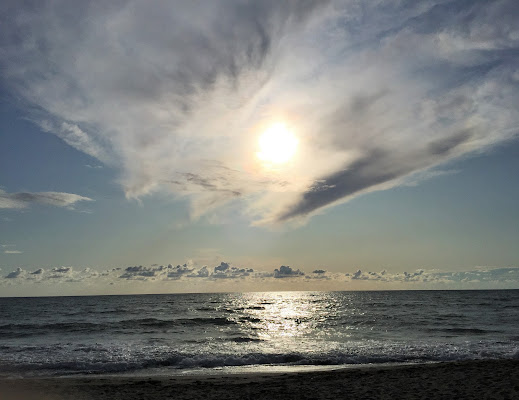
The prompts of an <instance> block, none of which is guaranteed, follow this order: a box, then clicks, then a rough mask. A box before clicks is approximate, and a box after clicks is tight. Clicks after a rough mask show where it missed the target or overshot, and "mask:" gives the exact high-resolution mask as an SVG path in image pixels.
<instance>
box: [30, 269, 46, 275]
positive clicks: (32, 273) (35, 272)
mask: <svg viewBox="0 0 519 400" xmlns="http://www.w3.org/2000/svg"><path fill="white" fill-rule="evenodd" d="M44 272H45V270H44V269H43V268H38V269H37V270H35V271H33V272H30V274H31V275H42V274H43V273H44Z"/></svg>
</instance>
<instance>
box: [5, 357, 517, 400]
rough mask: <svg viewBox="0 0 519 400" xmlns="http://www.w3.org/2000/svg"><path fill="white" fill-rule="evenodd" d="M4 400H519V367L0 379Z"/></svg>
mask: <svg viewBox="0 0 519 400" xmlns="http://www.w3.org/2000/svg"><path fill="white" fill-rule="evenodd" d="M0 398H1V399H2V400H37V399H38V400H69V399H70V400H90V399H93V400H94V399H95V400H104V399H110V400H123V399H124V400H133V399H141V400H142V399H154V400H160V399H176V400H182V399H186V400H187V399H284V400H287V399H294V400H295V399H519V360H489V361H467V362H452V363H438V364H420V365H405V366H396V367H367V368H356V369H339V370H332V371H319V372H299V373H282V374H243V375H223V376H215V375H212V376H204V377H200V376H196V377H194V376H174V377H164V376H161V377H146V378H142V377H140V378H137V377H131V378H129V377H106V376H105V377H103V376H95V377H83V378H39V379H34V378H31V379H3V380H0Z"/></svg>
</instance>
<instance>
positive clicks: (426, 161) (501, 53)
mask: <svg viewBox="0 0 519 400" xmlns="http://www.w3.org/2000/svg"><path fill="white" fill-rule="evenodd" d="M518 17H519V5H518V4H517V2H515V1H513V0H502V1H495V2H487V1H467V0H458V1H452V2H444V1H441V0H437V1H435V0H428V1H421V2H413V3H400V2H391V3H387V2H369V3H365V4H363V6H362V7H360V6H359V5H358V3H357V2H355V1H349V0H343V1H339V0H337V1H315V2H312V1H292V2H279V1H262V2H249V3H244V2H241V1H213V2H210V3H209V4H205V5H204V7H200V6H199V5H198V4H197V3H192V2H187V3H186V2H161V1H157V2H154V3H153V6H150V5H149V4H143V3H140V2H135V1H129V2H124V3H117V4H116V3H110V4H98V3H94V2H79V1H78V2H70V1H67V2H64V1H57V2H56V1H53V2H50V1H41V2H37V3H34V4H32V5H29V4H24V5H23V6H22V5H20V3H19V2H14V1H13V2H7V5H6V6H5V12H3V13H2V17H1V18H2V20H1V24H0V25H1V28H0V29H1V31H0V32H1V35H0V37H1V39H0V45H1V54H2V57H1V60H2V61H0V63H1V65H2V69H3V71H4V80H3V84H4V85H5V86H6V87H8V88H9V89H10V90H11V91H12V92H14V93H16V94H17V95H18V96H21V97H22V98H23V99H25V101H27V102H28V103H29V104H31V105H32V106H36V107H37V108H38V109H39V112H38V114H34V115H33V116H32V118H33V119H34V120H35V121H36V122H37V123H38V124H39V125H40V126H41V127H42V129H44V130H46V131H49V132H52V133H53V134H55V135H57V136H58V137H60V138H61V139H63V140H64V141H65V142H66V143H68V144H69V145H70V146H72V147H74V148H76V149H78V150H80V151H83V152H85V153H87V154H89V155H91V156H93V157H95V158H97V159H98V160H100V161H101V162H103V163H106V164H110V165H113V166H115V167H116V168H117V169H118V170H120V177H119V181H120V183H121V185H122V186H123V188H124V190H125V192H126V194H127V196H128V197H140V196H143V195H146V194H150V193H154V192H156V191H170V192H172V193H174V194H177V195H178V194H179V195H185V196H189V197H190V198H191V200H192V202H191V204H192V215H193V216H199V215H201V214H203V213H204V212H207V211H208V210H211V209H214V208H217V207H220V206H222V205H223V204H225V203H227V202H229V201H236V200H238V201H240V202H242V205H243V212H244V213H247V214H248V215H249V217H250V218H251V219H253V220H254V221H255V222H256V223H260V224H261V223H279V222H286V221H290V220H294V219H301V218H306V217H309V216H311V215H313V214H314V213H316V212H318V211H319V210H322V209H324V208H326V207H329V206H333V205H334V204H337V203H340V202H344V201H347V200H348V199H350V198H352V197H354V196H357V195H359V194H362V193H366V192H370V191H374V190H383V189H387V188H390V187H394V186H396V185H400V184H402V183H404V182H405V180H406V178H408V177H410V176H412V175H413V174H417V173H421V174H422V176H426V175H427V174H426V171H430V169H431V168H435V167H436V166H438V165H441V164H442V163H445V162H448V161H450V160H453V159H456V158H458V157H461V156H463V155H467V154H471V153H474V152H478V151H484V150H486V149H489V148H491V147H492V146H493V145H495V144H496V143H501V142H503V141H506V140H509V139H511V138H515V137H516V136H517V126H519V115H518V111H517V107H516V106H515V105H516V104H518V103H519V94H518V93H519V90H518V89H519V70H518V69H517V65H518V64H519V58H518V57H519V56H518V55H517V54H518V49H519V33H518V30H517V23H516V21H517V18H518ZM497 21H498V22H497ZM279 121H282V122H284V123H286V124H287V125H288V126H290V128H291V129H292V130H293V131H294V132H295V133H296V134H297V135H298V137H299V139H300V146H299V151H298V154H297V156H296V158H295V159H294V160H292V161H291V162H290V163H288V164H287V165H285V166H283V167H279V168H274V169H272V168H268V167H265V165H263V164H262V163H261V162H260V161H259V160H257V159H256V158H255V153H256V151H257V149H256V140H257V137H258V135H259V134H260V133H261V131H262V130H263V129H265V128H266V127H268V126H269V125H270V124H273V123H276V122H279ZM429 175H430V174H429ZM415 176H416V175H415ZM8 201H13V200H11V199H8V200H6V199H5V197H4V200H3V202H4V204H5V203H6V202H8ZM10 204H23V203H20V202H18V203H10Z"/></svg>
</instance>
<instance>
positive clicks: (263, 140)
mask: <svg viewBox="0 0 519 400" xmlns="http://www.w3.org/2000/svg"><path fill="white" fill-rule="evenodd" d="M298 144H299V140H298V139H297V137H296V136H295V135H294V134H293V133H292V132H291V131H290V130H289V129H287V127H286V125H284V124H280V123H279V124H275V125H272V126H271V127H270V128H268V129H267V130H266V131H265V132H263V134H262V135H261V136H260V137H259V140H258V145H259V151H258V152H257V153H256V155H257V157H258V158H259V159H260V160H261V161H264V162H267V163H271V164H284V163H286V162H288V161H290V159H292V157H293V156H294V154H295V153H296V150H297V145H298Z"/></svg>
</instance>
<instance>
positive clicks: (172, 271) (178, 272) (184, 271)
mask: <svg viewBox="0 0 519 400" xmlns="http://www.w3.org/2000/svg"><path fill="white" fill-rule="evenodd" d="M193 270H194V268H190V267H188V265H187V264H184V265H177V266H176V267H173V266H172V265H171V264H169V265H168V270H167V277H168V279H174V280H176V279H180V278H182V277H183V276H185V275H188V274H190V273H191V272H193Z"/></svg>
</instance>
